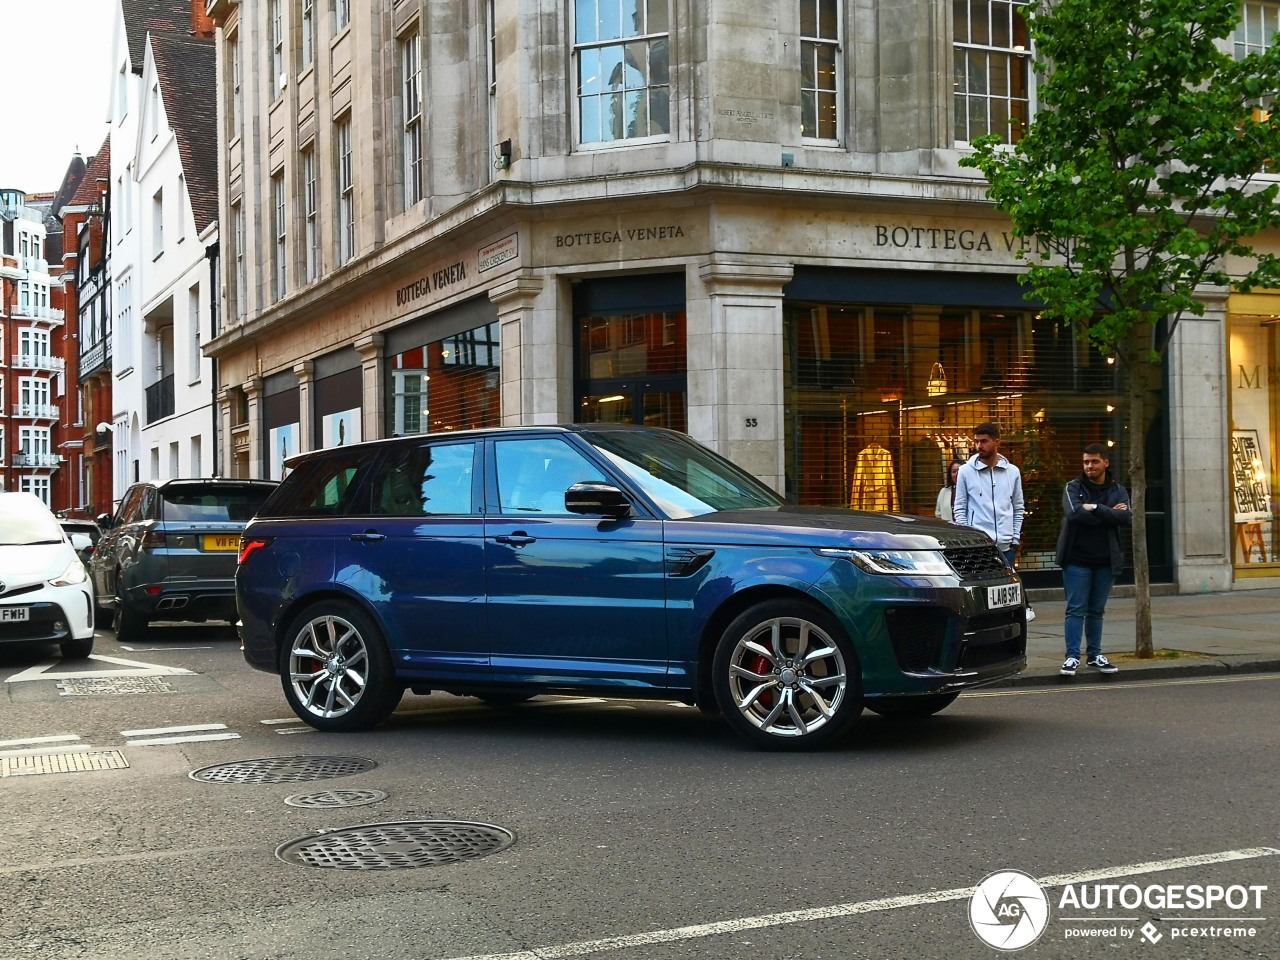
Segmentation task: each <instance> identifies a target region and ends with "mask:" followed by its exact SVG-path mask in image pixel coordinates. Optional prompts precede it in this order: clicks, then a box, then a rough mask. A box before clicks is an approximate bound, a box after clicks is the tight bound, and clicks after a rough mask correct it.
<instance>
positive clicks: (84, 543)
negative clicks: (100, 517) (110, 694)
mask: <svg viewBox="0 0 1280 960" xmlns="http://www.w3.org/2000/svg"><path fill="white" fill-rule="evenodd" d="M58 526H60V527H62V532H63V533H65V534H66V535H67V539H68V540H70V541H71V545H72V546H73V547H75V550H76V554H77V555H78V556H79V557H80V560H81V562H82V563H83V564H84V567H85V570H86V571H87V570H88V569H89V564H90V562H91V561H92V560H93V551H94V550H96V549H97V547H98V541H99V540H101V539H102V528H101V527H100V526H98V525H97V524H96V523H95V522H94V521H92V520H76V519H72V518H69V517H58Z"/></svg>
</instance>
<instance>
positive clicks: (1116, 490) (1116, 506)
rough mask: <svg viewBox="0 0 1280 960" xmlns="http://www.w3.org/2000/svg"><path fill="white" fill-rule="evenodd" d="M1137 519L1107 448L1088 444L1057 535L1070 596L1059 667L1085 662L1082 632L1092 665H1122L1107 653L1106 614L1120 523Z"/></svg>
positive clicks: (1117, 562)
mask: <svg viewBox="0 0 1280 960" xmlns="http://www.w3.org/2000/svg"><path fill="white" fill-rule="evenodd" d="M1132 522H1133V515H1132V514H1131V513H1130V512H1129V492H1128V491H1127V490H1125V488H1124V487H1122V486H1120V484H1118V483H1116V482H1115V480H1113V479H1112V477H1111V460H1110V458H1109V457H1108V456H1107V448H1106V447H1104V446H1102V444H1100V443H1091V444H1089V445H1088V446H1087V447H1085V448H1084V472H1083V473H1082V474H1080V476H1078V477H1076V478H1075V479H1074V480H1072V481H1071V482H1070V483H1068V484H1067V487H1066V489H1065V490H1064V491H1063V493H1062V531H1061V532H1060V533H1059V534H1058V566H1059V567H1061V568H1062V585H1063V587H1064V588H1065V591H1066V595H1067V612H1066V621H1065V627H1066V635H1067V659H1066V660H1064V661H1063V662H1062V669H1061V670H1059V671H1058V672H1059V673H1061V674H1062V675H1063V676H1064V677H1074V676H1075V675H1076V670H1077V669H1079V667H1080V640H1081V638H1082V637H1083V638H1084V641H1085V644H1086V653H1087V655H1088V660H1087V663H1088V665H1089V666H1091V667H1093V668H1094V669H1096V670H1098V671H1099V672H1101V673H1115V672H1116V671H1117V670H1118V669H1119V668H1118V667H1117V666H1116V665H1115V664H1113V663H1112V662H1111V661H1110V660H1108V659H1107V658H1106V657H1104V656H1103V655H1102V617H1103V614H1104V612H1105V611H1106V607H1107V599H1108V598H1109V597H1110V596H1111V585H1112V584H1113V583H1114V582H1115V577H1116V574H1118V573H1119V572H1120V570H1121V569H1122V568H1123V566H1124V553H1123V551H1122V550H1121V549H1120V528H1121V527H1128V526H1129V525H1130V524H1131V523H1132Z"/></svg>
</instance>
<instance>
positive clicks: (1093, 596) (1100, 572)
mask: <svg viewBox="0 0 1280 960" xmlns="http://www.w3.org/2000/svg"><path fill="white" fill-rule="evenodd" d="M1114 582H1115V574H1113V573H1112V572H1111V568H1110V567H1079V566H1075V565H1073V564H1067V565H1066V566H1065V567H1063V569H1062V586H1063V588H1064V589H1065V591H1066V594H1067V612H1066V619H1065V622H1064V626H1065V627H1066V634H1067V656H1068V657H1075V658H1076V659H1077V660H1079V659H1080V638H1081V637H1082V636H1083V637H1084V640H1085V646H1086V649H1087V652H1088V655H1089V656H1090V657H1096V656H1098V654H1100V653H1102V615H1103V613H1104V612H1105V611H1106V609H1107V599H1108V598H1109V597H1110V596H1111V585H1112V584H1113V583H1114Z"/></svg>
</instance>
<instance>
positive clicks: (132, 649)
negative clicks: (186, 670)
mask: <svg viewBox="0 0 1280 960" xmlns="http://www.w3.org/2000/svg"><path fill="white" fill-rule="evenodd" d="M120 649H121V650H128V651H129V652H130V653H155V652H160V653H168V652H169V651H170V650H212V649H213V647H126V646H125V645H124V644H123V643H122V644H120Z"/></svg>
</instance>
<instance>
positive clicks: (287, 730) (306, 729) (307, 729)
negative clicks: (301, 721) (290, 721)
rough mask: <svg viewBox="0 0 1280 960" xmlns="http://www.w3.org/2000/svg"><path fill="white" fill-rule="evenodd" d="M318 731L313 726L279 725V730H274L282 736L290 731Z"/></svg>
mask: <svg viewBox="0 0 1280 960" xmlns="http://www.w3.org/2000/svg"><path fill="white" fill-rule="evenodd" d="M319 732H320V731H319V730H317V729H316V728H315V727H281V728H280V729H279V730H277V731H276V733H278V734H280V736H282V737H285V736H288V735H289V734H291V733H319Z"/></svg>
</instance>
